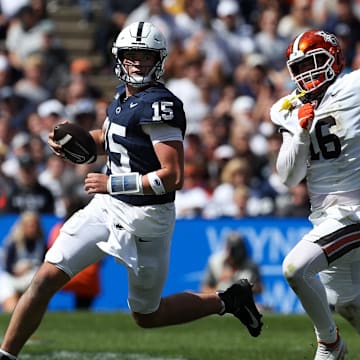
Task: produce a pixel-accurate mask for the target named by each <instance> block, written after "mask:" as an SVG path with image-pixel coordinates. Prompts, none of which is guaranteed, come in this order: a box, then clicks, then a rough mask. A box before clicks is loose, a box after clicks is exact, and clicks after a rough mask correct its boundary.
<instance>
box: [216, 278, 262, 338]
mask: <svg viewBox="0 0 360 360" xmlns="http://www.w3.org/2000/svg"><path fill="white" fill-rule="evenodd" d="M217 294H218V295H219V297H220V299H221V300H222V301H223V302H224V304H225V311H224V312H223V313H222V314H221V315H223V314H225V313H230V314H233V315H234V316H235V317H237V318H238V319H239V320H240V321H241V322H242V323H243V324H244V325H245V326H246V327H247V329H248V331H249V333H250V335H251V336H254V337H256V336H259V335H260V332H261V327H262V326H263V323H262V321H261V318H262V315H261V314H260V313H259V311H258V309H257V308H256V305H255V302H254V299H253V293H252V290H251V285H250V283H249V281H248V280H247V279H241V280H240V281H239V282H237V283H236V284H233V285H231V286H230V287H229V288H228V289H227V290H225V291H223V292H221V291H219V292H218V293H217Z"/></svg>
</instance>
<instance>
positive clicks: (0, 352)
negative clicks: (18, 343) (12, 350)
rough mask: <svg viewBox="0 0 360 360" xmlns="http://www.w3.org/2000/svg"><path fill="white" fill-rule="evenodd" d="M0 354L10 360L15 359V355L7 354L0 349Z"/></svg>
mask: <svg viewBox="0 0 360 360" xmlns="http://www.w3.org/2000/svg"><path fill="white" fill-rule="evenodd" d="M0 354H3V355H6V356H7V357H8V358H9V359H10V360H16V359H17V357H16V356H15V355H11V354H9V353H8V352H7V351H5V350H2V349H0Z"/></svg>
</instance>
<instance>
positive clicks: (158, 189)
mask: <svg viewBox="0 0 360 360" xmlns="http://www.w3.org/2000/svg"><path fill="white" fill-rule="evenodd" d="M147 177H148V180H149V184H150V186H151V188H152V189H153V191H154V193H155V194H156V195H164V194H165V193H166V191H165V187H164V184H163V183H162V181H161V179H160V178H159V176H158V175H157V174H156V171H153V172H151V173H148V174H147Z"/></svg>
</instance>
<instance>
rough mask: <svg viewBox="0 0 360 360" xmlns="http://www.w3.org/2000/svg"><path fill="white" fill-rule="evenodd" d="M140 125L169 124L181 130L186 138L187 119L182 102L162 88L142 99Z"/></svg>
mask: <svg viewBox="0 0 360 360" xmlns="http://www.w3.org/2000/svg"><path fill="white" fill-rule="evenodd" d="M141 110H142V114H141V118H140V120H139V124H140V125H153V124H159V123H163V124H167V125H169V126H172V127H177V128H180V129H181V131H182V134H183V136H184V134H185V129H186V118H185V112H184V109H183V104H182V102H181V101H180V100H179V99H178V98H177V97H176V96H175V95H173V94H172V93H171V92H169V91H167V90H166V89H163V88H160V89H155V90H153V92H152V93H146V94H145V96H144V97H143V98H142V108H141Z"/></svg>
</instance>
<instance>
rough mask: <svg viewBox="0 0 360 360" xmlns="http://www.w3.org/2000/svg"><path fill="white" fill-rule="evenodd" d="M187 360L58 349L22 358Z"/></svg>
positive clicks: (30, 359)
mask: <svg viewBox="0 0 360 360" xmlns="http://www.w3.org/2000/svg"><path fill="white" fill-rule="evenodd" d="M35 358H36V360H90V359H91V360H187V359H185V358H179V357H177V358H170V357H166V358H164V357H154V356H150V355H147V354H131V353H123V354H122V353H90V352H88V353H86V352H72V351H56V352H51V353H45V354H22V355H21V359H24V360H26V359H28V360H34V359H35Z"/></svg>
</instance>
